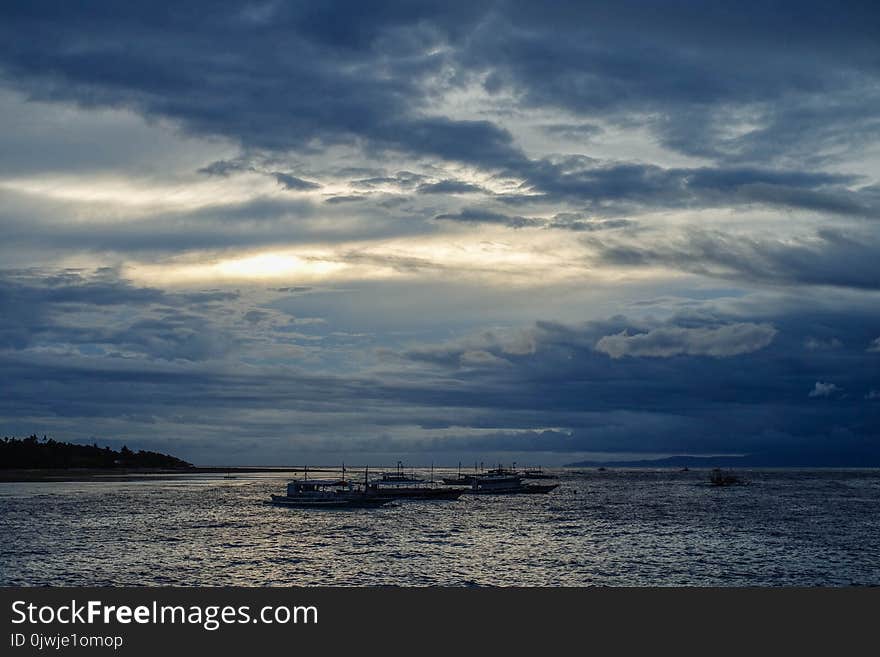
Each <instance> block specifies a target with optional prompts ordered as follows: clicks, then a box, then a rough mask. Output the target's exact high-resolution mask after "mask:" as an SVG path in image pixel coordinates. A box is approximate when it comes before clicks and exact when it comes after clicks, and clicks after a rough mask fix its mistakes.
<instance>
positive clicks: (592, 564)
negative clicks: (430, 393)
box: [0, 470, 880, 586]
mask: <svg viewBox="0 0 880 657" xmlns="http://www.w3.org/2000/svg"><path fill="white" fill-rule="evenodd" d="M744 474H745V476H746V477H747V479H748V484H747V485H745V486H738V487H727V488H713V487H711V486H708V485H707V484H706V473H705V472H698V471H691V472H677V471H669V470H666V471H608V472H599V471H594V470H590V471H580V472H575V471H562V472H561V478H560V481H561V483H562V485H561V486H560V488H558V489H557V490H555V491H553V492H552V493H550V494H549V495H526V496H502V497H491V496H485V497H482V496H481V497H470V496H464V497H462V498H461V499H460V500H457V501H454V502H418V501H405V502H400V503H395V504H393V505H391V506H388V507H384V508H380V509H369V510H351V511H346V510H335V511H314V510H295V509H284V508H276V507H271V506H266V505H264V504H262V502H263V500H265V499H267V498H268V495H269V494H270V493H273V492H281V491H282V490H283V488H284V484H285V482H286V478H283V477H280V476H278V475H272V476H267V475H254V476H248V475H241V476H239V477H238V478H236V479H232V480H224V479H222V478H221V477H203V478H185V479H179V480H174V481H146V482H144V481H138V482H88V483H22V484H0V536H2V541H0V583H2V584H5V585H44V584H52V585H141V584H147V585H244V586H273V585H274V586H282V585H322V584H323V585H403V586H418V585H449V586H459V585H465V586H472V585H502V586H505V585H527V586H539V585H540V586H543V585H578V586H580V585H612V586H622V585H650V586H660V585H662V586H666V585H698V586H703V585H760V586H765V585H850V584H871V585H880V471H877V470H864V471H851V470H845V471H844V470H838V471H833V470H825V471H809V472H807V471H753V472H747V473H744Z"/></svg>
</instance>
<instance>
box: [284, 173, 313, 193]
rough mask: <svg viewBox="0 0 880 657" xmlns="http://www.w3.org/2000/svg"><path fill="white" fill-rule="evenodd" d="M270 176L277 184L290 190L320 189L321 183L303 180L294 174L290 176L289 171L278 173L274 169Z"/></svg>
mask: <svg viewBox="0 0 880 657" xmlns="http://www.w3.org/2000/svg"><path fill="white" fill-rule="evenodd" d="M272 177H274V178H275V180H277V181H278V184H279V185H281V186H282V187H283V188H284V189H288V190H291V191H297V192H302V191H307V190H310V189H320V188H321V185H320V184H319V183H316V182H312V181H311V180H303V179H302V178H297V177H296V176H292V175H290V174H289V173H280V172H278V171H275V172H274V173H272Z"/></svg>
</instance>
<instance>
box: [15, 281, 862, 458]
mask: <svg viewBox="0 0 880 657" xmlns="http://www.w3.org/2000/svg"><path fill="white" fill-rule="evenodd" d="M2 290H3V296H2V297H0V299H2V304H3V308H2V309H3V312H2V313H0V317H2V323H0V335H2V336H3V343H2V345H0V366H2V367H3V371H4V373H5V376H4V377H3V381H2V382H0V388H2V392H3V394H2V396H0V416H2V417H5V418H7V419H9V418H17V419H15V420H14V422H15V423H18V424H22V422H24V421H25V420H23V418H32V420H31V421H34V422H37V423H38V424H40V425H41V426H44V427H45V426H51V427H59V428H62V429H64V430H66V431H70V430H72V429H73V428H75V427H80V429H79V430H80V431H82V427H84V426H90V427H92V429H90V431H91V434H90V435H96V434H98V435H101V434H103V435H108V434H109V433H111V432H112V431H114V429H113V427H116V429H117V430H118V427H120V426H125V431H126V433H127V435H144V436H147V437H149V436H150V435H151V434H153V433H154V429H147V428H145V427H146V426H147V425H145V424H144V423H143V422H142V421H141V420H136V419H133V418H142V419H149V422H148V423H147V424H148V425H149V426H152V425H153V424H156V423H161V424H162V425H163V426H166V427H175V428H174V429H173V430H174V431H184V432H185V433H187V435H190V436H193V437H194V438H193V439H194V440H196V439H197V438H198V436H201V435H203V432H204V435H205V436H209V435H210V434H211V432H212V431H214V432H216V431H223V433H224V435H226V436H227V437H228V441H229V446H228V449H230V450H233V451H234V449H235V445H237V444H238V441H240V440H245V439H246V438H247V437H248V436H250V437H253V436H262V437H263V439H265V440H268V441H271V440H275V439H276V438H277V436H279V435H281V434H284V433H285V429H284V427H289V426H290V425H291V423H294V424H295V425H296V426H297V428H298V431H300V432H304V433H305V434H308V435H310V436H311V438H310V440H309V441H306V442H305V443H303V444H304V445H305V444H308V449H312V450H319V451H320V450H321V449H331V448H332V449H337V448H338V449H342V450H344V449H351V446H352V445H356V447H357V449H361V450H365V451H376V450H381V449H386V450H388V449H391V450H393V449H401V450H402V449H403V448H404V444H405V445H407V446H409V448H411V449H426V448H430V449H437V450H441V451H442V450H447V453H453V452H456V451H479V450H495V449H501V450H504V449H506V450H512V451H517V450H519V451H531V450H541V451H559V452H577V451H602V450H610V451H643V452H644V451H650V452H656V451H658V450H659V451H670V452H677V451H682V450H684V451H687V450H690V451H696V452H705V451H726V452H744V451H745V452H749V451H759V450H762V449H769V448H776V447H780V446H786V445H790V444H798V445H802V446H804V447H805V448H810V449H814V450H820V449H826V450H828V449H831V448H830V447H829V445H830V444H833V449H836V450H838V451H839V453H841V454H842V453H848V452H847V450H854V449H856V448H857V447H858V446H859V445H862V446H863V447H864V444H865V441H870V440H873V439H875V438H876V427H877V426H878V424H877V420H878V419H880V418H878V417H877V413H880V406H878V405H877V404H876V403H874V402H873V401H872V397H871V394H872V392H871V391H873V390H876V389H877V388H878V386H880V382H878V380H877V378H876V374H875V372H877V371H878V370H877V367H875V365H878V363H874V362H873V361H876V360H877V359H878V358H880V353H875V352H870V351H867V352H866V351H865V345H868V344H871V341H872V340H874V339H875V338H876V336H877V334H878V330H880V329H878V327H880V316H878V314H877V310H876V308H875V307H873V306H871V305H870V304H869V305H866V307H865V308H863V309H862V310H852V311H850V312H847V313H841V312H840V311H826V312H819V311H813V312H808V311H805V310H803V308H802V307H801V308H800V309H795V310H794V311H792V312H790V313H785V312H780V311H779V310H778V309H777V310H776V311H775V313H770V309H769V308H768V309H767V311H766V313H765V315H764V316H762V315H761V314H760V313H758V314H756V315H755V316H754V317H753V318H752V319H750V320H746V319H744V318H743V317H742V316H739V315H737V316H734V315H730V314H727V313H725V312H722V311H719V310H716V309H713V307H712V306H711V305H704V306H702V307H701V308H699V309H697V310H693V311H688V312H685V313H681V314H678V315H675V316H673V317H671V318H670V319H669V320H666V321H662V322H661V321H657V320H634V319H629V318H627V317H623V316H617V317H612V318H609V319H606V320H602V321H594V322H587V323H583V324H564V323H560V322H551V321H540V322H537V323H535V324H534V325H533V326H532V327H531V328H527V329H522V330H508V331H487V332H483V333H478V334H475V335H473V336H470V337H462V338H460V339H459V340H456V341H452V342H446V343H422V344H419V345H414V346H413V347H411V348H410V349H409V350H406V351H401V352H394V351H387V350H386V351H385V352H384V361H383V362H384V366H383V367H382V368H380V369H369V368H368V369H367V370H364V371H360V372H358V371H345V372H340V373H338V374H330V373H327V372H315V371H314V368H311V367H308V368H306V367H296V366H295V365H294V364H293V363H291V364H289V365H282V364H278V363H276V362H274V361H275V360H276V359H274V358H273V359H271V360H270V361H266V360H264V359H257V360H256V361H253V362H250V363H248V364H246V363H245V362H244V361H243V360H242V359H241V358H240V357H239V356H237V355H236V352H237V351H239V350H241V349H242V348H245V347H246V346H247V344H246V343H245V342H243V341H242V339H241V338H242V336H243V335H246V336H247V340H251V341H252V340H253V339H255V336H254V335H253V333H252V332H253V331H256V330H257V327H258V326H263V327H265V328H264V330H265V331H266V332H265V333H263V334H262V335H264V336H265V339H267V340H269V341H270V342H269V343H268V344H269V345H270V346H269V350H268V351H267V352H266V353H268V354H274V353H277V349H278V348H279V346H280V345H282V344H284V340H286V339H287V338H286V336H287V333H286V332H285V330H280V329H279V330H278V331H273V330H272V329H271V320H272V312H273V311H271V310H270V309H268V308H253V307H250V308H246V312H245V310H236V308H235V307H234V306H233V305H231V304H236V303H239V302H240V301H242V298H241V297H239V296H234V297H229V298H223V297H219V296H218V295H217V293H216V292H214V291H211V290H207V291H205V292H203V293H199V295H198V296H188V297H181V296H177V295H174V294H170V293H162V292H157V291H155V290H150V289H148V288H138V287H136V286H133V285H132V284H130V283H126V282H125V281H122V280H119V279H118V277H116V276H115V275H114V274H113V272H110V271H105V272H99V273H95V274H91V273H86V272H59V273H54V274H53V273H43V274H40V273H37V272H29V273H28V272H24V273H22V272H19V273H7V275H6V276H4V278H3V286H2ZM87 290H93V291H94V292H95V303H90V302H89V298H90V297H89V294H87V293H86V291H87ZM7 304H11V305H7ZM211 304H226V305H225V308H224V310H225V311H226V312H219V313H218V312H215V311H208V310H207V308H208V307H209V306H210V305H211ZM12 309H19V310H21V309H25V310H26V311H27V312H9V311H10V310H12ZM98 310H101V311H107V312H112V313H113V314H112V315H105V317H106V318H107V321H104V322H102V323H100V324H95V323H94V321H92V323H91V324H89V325H88V326H86V327H84V326H83V324H82V322H81V321H79V320H80V319H82V318H83V317H88V316H91V315H92V314H93V313H94V312H96V311H98ZM116 311H120V312H116ZM230 313H231V314H240V316H241V321H242V322H243V323H245V324H247V326H249V327H250V329H249V331H250V332H251V333H244V334H238V333H235V332H233V331H231V330H230V327H229V326H228V325H226V324H224V323H223V317H225V316H229V314H230ZM332 329H333V327H332V326H331V327H329V328H328V330H332ZM322 330H323V329H322ZM830 335H833V336H834V337H835V339H836V340H837V346H836V347H835V349H833V350H809V349H805V348H804V343H805V341H806V340H807V339H808V338H809V337H816V338H822V339H826V338H827V337H828V336H830ZM316 337H317V336H316ZM615 340H616V341H617V342H616V343H615V342H614V341H615ZM47 349H48V350H49V351H47ZM53 350H54V351H53ZM113 350H116V351H117V352H119V355H118V356H115V357H114V355H113V353H112V352H113ZM123 355H124V357H123ZM624 356H625V357H624ZM817 382H819V383H822V384H823V385H822V386H818V387H817V385H816V384H817ZM830 385H833V386H834V387H833V388H832V387H829V386H830ZM816 390H818V391H819V392H818V393H815V394H813V395H812V396H811V395H810V393H811V391H816ZM832 393H833V394H832ZM39 418H43V419H39ZM49 418H52V419H51V421H50V420H49ZM118 423H122V424H118ZM18 424H16V426H18ZM412 426H424V427H425V428H431V427H434V428H439V427H444V426H446V427H449V429H448V431H447V432H445V434H444V435H445V436H447V437H449V438H450V440H449V442H448V443H447V442H445V438H444V437H436V438H431V437H426V436H421V435H419V434H416V435H412V436H410V437H408V438H406V440H404V439H403V437H402V436H398V437H396V438H395V437H393V436H392V437H390V438H383V437H382V436H383V435H385V434H386V433H387V432H391V433H392V434H393V433H394V432H395V431H399V430H404V431H405V430H406V429H405V428H406V427H412ZM96 427H97V428H96ZM546 427H563V428H564V430H553V431H546ZM139 432H141V433H140V434H139ZM474 432H478V433H474ZM487 432H488V433H487ZM347 436H359V438H358V439H357V440H356V441H355V442H354V443H352V442H349V439H348V438H347ZM155 439H156V438H155V436H154V437H153V438H152V440H155ZM829 441H831V442H829ZM193 444H196V443H193ZM190 448H192V447H190ZM849 453H854V452H849Z"/></svg>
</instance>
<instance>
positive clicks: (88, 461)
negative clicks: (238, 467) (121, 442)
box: [0, 435, 194, 470]
mask: <svg viewBox="0 0 880 657" xmlns="http://www.w3.org/2000/svg"><path fill="white" fill-rule="evenodd" d="M192 467H194V466H193V465H192V464H191V463H187V462H186V461H183V460H181V459H179V458H177V457H174V456H170V455H168V454H161V453H159V452H149V451H145V450H139V451H137V452H134V451H132V450H130V449H129V448H128V447H127V446H123V447H122V449H120V450H118V451H117V450H113V449H110V448H109V447H98V445H97V444H92V445H77V444H75V443H65V442H60V441H57V440H54V439H52V438H47V437H46V436H43V437H42V438H38V437H37V436H36V435H32V436H28V437H27V438H15V437H12V438H5V437H4V438H3V439H2V440H0V468H3V469H11V468H162V469H174V470H179V469H188V468H192Z"/></svg>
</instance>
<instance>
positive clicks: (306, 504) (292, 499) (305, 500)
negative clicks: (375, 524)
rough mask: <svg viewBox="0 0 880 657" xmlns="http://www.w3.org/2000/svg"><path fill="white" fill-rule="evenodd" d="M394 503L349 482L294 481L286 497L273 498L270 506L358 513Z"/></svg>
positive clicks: (331, 480)
mask: <svg viewBox="0 0 880 657" xmlns="http://www.w3.org/2000/svg"><path fill="white" fill-rule="evenodd" d="M391 501H392V499H391V498H390V497H387V496H382V495H372V494H369V492H368V491H367V490H366V489H357V488H355V486H354V485H353V484H352V483H351V482H350V481H348V480H346V479H302V480H300V479H294V480H293V481H291V482H290V483H289V484H287V494H286V495H272V496H271V500H270V501H269V502H268V504H272V505H275V506H286V507H292V508H299V509H354V508H370V507H378V506H382V505H384V504H388V503H389V502H391Z"/></svg>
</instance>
